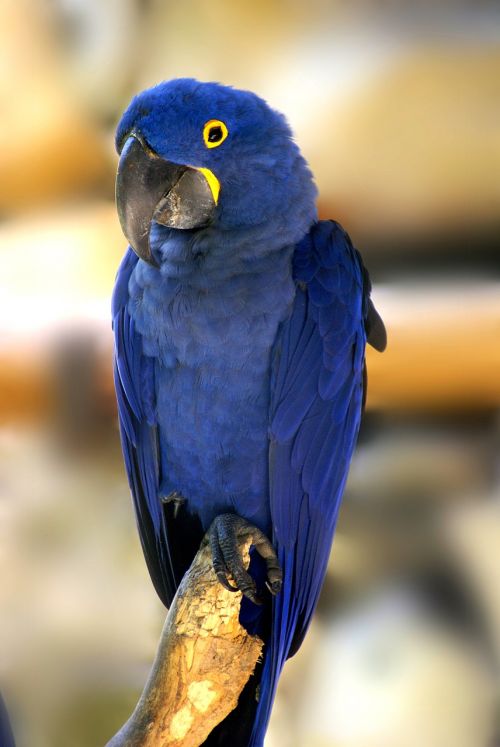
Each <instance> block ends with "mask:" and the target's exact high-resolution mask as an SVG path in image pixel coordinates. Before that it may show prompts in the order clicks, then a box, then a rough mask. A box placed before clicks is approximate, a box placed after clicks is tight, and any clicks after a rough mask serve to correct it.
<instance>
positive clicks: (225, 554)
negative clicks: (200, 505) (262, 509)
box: [209, 514, 283, 605]
mask: <svg viewBox="0 0 500 747" xmlns="http://www.w3.org/2000/svg"><path fill="white" fill-rule="evenodd" d="M209 538H210V548H211V550H212V562H213V566H214V571H215V573H216V575H217V578H218V579H219V581H220V583H221V584H222V585H223V586H224V588H225V589H228V591H241V593H242V594H243V595H244V596H245V597H247V598H248V599H250V600H251V601H252V602H253V603H254V604H258V605H261V604H263V603H264V600H263V599H262V598H261V597H260V596H259V594H258V593H257V587H256V585H255V581H254V580H253V578H252V577H251V575H250V574H249V573H248V571H247V570H246V569H245V567H244V565H243V560H242V557H241V550H240V545H241V542H242V541H244V540H248V539H250V541H251V543H252V545H253V547H255V549H256V551H257V552H258V553H259V555H260V556H261V557H262V558H263V559H264V560H265V563H266V567H267V581H266V586H267V588H268V590H269V592H270V594H272V595H273V596H275V595H276V594H278V593H279V592H280V590H281V585H282V581H283V572H282V570H281V566H280V564H279V561H278V558H277V556H276V552H275V550H274V547H273V546H272V544H271V542H270V541H269V539H268V538H267V537H266V535H265V534H264V533H263V532H262V531H261V530H260V529H258V528H257V527H255V526H253V525H252V524H250V523H249V522H248V521H246V520H245V519H242V518H241V517H240V516H237V515H236V514H222V515H221V516H218V517H217V518H216V519H214V521H213V523H212V526H211V527H210V529H209ZM228 575H229V576H231V577H232V579H233V581H234V583H235V586H233V585H232V584H231V583H230V582H229V580H228V578H227V577H228Z"/></svg>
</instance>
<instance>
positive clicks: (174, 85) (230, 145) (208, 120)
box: [116, 78, 316, 264]
mask: <svg viewBox="0 0 500 747" xmlns="http://www.w3.org/2000/svg"><path fill="white" fill-rule="evenodd" d="M116 147H117V150H118V153H119V154H120V162H119V165H118V174H117V180H116V199H117V205H118V214H119V217H120V222H121V225H122V228H123V231H124V233H125V235H126V237H127V239H128V241H129V242H130V244H131V246H132V248H133V249H134V251H135V252H136V253H137V254H138V255H139V257H141V258H142V259H144V260H145V261H147V262H150V263H151V264H156V261H155V258H154V256H153V253H152V251H151V246H150V232H151V227H152V225H153V223H157V224H160V225H162V226H166V227H168V228H169V229H178V230H180V231H200V230H204V229H206V228H207V227H210V228H212V229H213V228H215V229H217V228H220V229H221V230H223V231H231V230H238V229H248V228H253V227H257V226H262V225H265V224H268V225H270V226H273V228H274V230H275V231H280V230H281V231H282V232H283V244H285V243H292V242H295V241H298V240H299V239H300V238H302V236H303V235H304V233H305V232H306V231H307V230H308V228H309V226H310V224H311V223H312V222H313V220H314V218H315V216H316V210H315V197H316V188H315V186H314V183H313V179H312V175H311V172H310V171H309V168H308V166H307V163H306V161H305V160H304V158H303V157H302V156H301V154H300V151H299V149H298V147H297V145H296V144H295V142H294V141H293V139H292V133H291V131H290V128H289V126H288V124H287V122H286V120H285V118H284V117H283V116H282V115H281V114H279V113H278V112H276V111H273V110H272V109H271V108H270V107H269V106H268V105H267V104H266V102H265V101H263V99H261V98H259V97H258V96H256V95H255V94H253V93H250V92H248V91H240V90H236V89H233V88H229V87H226V86H222V85H220V84H218V83H200V82H198V81H196V80H193V79H190V78H179V79H174V80H171V81H167V82H164V83H160V84H159V85H157V86H155V87H154V88H150V89H148V90H146V91H143V92H142V93H140V94H139V95H138V96H136V97H135V98H134V99H133V100H132V102H131V103H130V105H129V107H128V109H127V110H126V111H125V113H124V115H123V117H122V119H121V121H120V124H119V126H118V130H117V133H116Z"/></svg>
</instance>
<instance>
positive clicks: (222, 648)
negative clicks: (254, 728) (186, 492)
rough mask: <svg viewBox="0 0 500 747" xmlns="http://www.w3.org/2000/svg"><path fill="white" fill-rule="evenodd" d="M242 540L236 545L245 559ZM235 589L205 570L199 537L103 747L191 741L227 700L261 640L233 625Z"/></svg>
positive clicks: (231, 704)
mask: <svg viewBox="0 0 500 747" xmlns="http://www.w3.org/2000/svg"><path fill="white" fill-rule="evenodd" d="M249 546H250V541H247V543H246V545H245V546H244V547H243V548H242V551H243V558H244V561H245V564H246V565H247V566H248V562H249V556H248V551H249ZM240 602H241V593H240V592H234V593H232V592H230V591H227V590H226V589H224V587H223V586H222V585H221V584H220V583H219V581H218V580H217V577H216V575H215V573H214V571H213V567H212V558H211V553H210V548H209V543H208V540H207V537H206V536H205V538H204V539H203V542H202V544H201V547H200V549H199V551H198V553H197V555H196V557H195V559H194V561H193V563H192V565H191V567H190V569H189V570H188V572H187V573H186V575H185V576H184V578H183V580H182V582H181V585H180V586H179V589H178V591H177V594H176V595H175V598H174V601H173V603H172V606H171V608H170V610H169V612H168V615H167V619H166V621H165V625H164V627H163V631H162V634H161V639H160V644H159V647H158V651H157V654H156V659H155V662H154V664H153V667H152V670H151V673H150V675H149V679H148V681H147V683H146V686H145V688H144V690H143V693H142V695H141V698H140V700H139V702H138V704H137V706H136V708H135V710H134V712H133V714H132V716H131V717H130V719H129V720H128V721H127V723H126V724H125V725H124V726H123V727H122V728H121V729H120V731H119V732H118V734H116V735H115V736H114V737H113V738H112V739H111V741H110V742H108V744H107V747H153V746H154V747H170V745H174V746H176V747H179V745H182V747H198V746H199V745H201V744H202V743H203V742H204V740H205V739H206V737H207V736H208V735H209V734H210V732H211V731H212V729H214V727H215V726H217V724H219V723H220V722H221V721H222V720H223V719H224V718H225V717H226V716H227V715H228V714H229V713H230V712H231V711H232V710H233V709H234V708H235V707H236V704H237V702H238V697H239V695H240V693H241V691H242V690H243V687H244V686H245V684H246V682H247V680H248V678H249V677H250V675H251V674H252V672H253V671H254V669H255V665H256V664H257V661H258V658H259V656H260V654H261V651H262V646H263V643H262V641H261V640H260V638H258V637H257V636H250V635H249V634H248V633H247V632H246V630H245V629H244V628H243V627H242V626H241V625H240V623H239V620H238V615H239V611H240Z"/></svg>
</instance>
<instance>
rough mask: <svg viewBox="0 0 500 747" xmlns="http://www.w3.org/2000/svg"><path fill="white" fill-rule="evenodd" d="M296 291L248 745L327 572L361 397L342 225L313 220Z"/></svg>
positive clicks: (281, 343)
mask: <svg viewBox="0 0 500 747" xmlns="http://www.w3.org/2000/svg"><path fill="white" fill-rule="evenodd" d="M294 276H295V280H296V283H297V294H296V299H295V303H294V307H293V310H292V313H291V315H290V317H289V319H288V320H287V321H286V322H285V324H284V325H283V327H282V329H281V331H280V334H279V336H278V339H277V342H276V346H275V353H274V356H273V361H274V364H273V365H274V370H273V375H272V379H271V381H272V392H271V408H270V449H269V464H270V473H269V474H270V503H271V515H272V519H273V531H274V542H275V546H276V548H277V552H278V557H279V559H280V562H281V564H282V566H283V569H284V586H283V590H282V592H281V593H280V594H279V595H278V596H277V597H276V598H275V600H274V606H273V624H272V632H271V640H270V643H269V647H268V652H267V654H266V659H265V662H264V671H263V677H262V682H261V695H260V701H259V707H258V708H259V710H258V715H257V719H256V722H255V724H256V725H255V728H254V733H253V737H252V740H253V741H252V745H260V744H261V743H262V739H263V735H264V733H265V728H266V725H267V720H268V718H269V715H270V710H271V706H272V701H273V698H274V692H275V688H276V684H277V680H278V677H279V673H280V671H281V668H282V666H283V664H284V662H285V660H286V658H287V657H289V656H291V655H293V653H295V651H296V650H297V648H298V647H299V646H300V643H301V642H302V640H303V637H304V634H305V632H306V630H307V627H308V625H309V623H310V620H311V616H312V614H313V612H314V608H315V606H316V603H317V600H318V596H319V593H320V590H321V586H322V583H323V578H324V575H325V572H326V568H327V564H328V558H329V554H330V548H331V543H332V538H333V533H334V529H335V524H336V521H337V516H338V511H339V507H340V500H341V497H342V493H343V490H344V486H345V482H346V478H347V472H348V468H349V463H350V460H351V456H352V452H353V449H354V445H355V442H356V439H357V435H358V430H359V425H360V420H361V412H362V403H363V387H364V383H363V382H364V380H363V366H364V351H365V343H366V332H365V321H366V320H365V311H366V309H367V308H368V301H367V298H366V296H367V295H368V294H369V290H370V289H369V281H367V277H368V276H367V274H366V272H365V271H364V268H363V265H362V263H361V259H360V256H359V254H358V252H356V250H355V249H354V248H353V246H352V244H351V242H350V239H349V237H348V236H347V234H346V233H345V231H344V230H343V229H342V228H341V227H340V226H339V225H338V224H337V223H334V222H332V221H321V222H319V223H317V224H315V225H314V226H313V228H312V229H311V231H310V232H309V234H308V235H307V236H306V237H305V238H304V239H303V240H302V241H301V242H300V244H299V245H298V246H297V247H296V250H295V255H294Z"/></svg>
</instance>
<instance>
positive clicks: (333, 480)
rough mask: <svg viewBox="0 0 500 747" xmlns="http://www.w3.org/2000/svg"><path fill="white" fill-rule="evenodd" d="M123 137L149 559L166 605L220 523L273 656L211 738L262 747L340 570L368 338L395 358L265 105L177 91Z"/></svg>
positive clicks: (123, 348)
mask: <svg viewBox="0 0 500 747" xmlns="http://www.w3.org/2000/svg"><path fill="white" fill-rule="evenodd" d="M116 145H117V150H118V153H119V154H120V161H119V166H118V174H117V207H118V213H119V217H120V221H121V224H122V227H123V230H124V233H125V235H126V237H127V239H128V241H129V242H130V247H129V248H128V250H127V252H126V254H125V257H124V259H123V261H122V264H121V266H120V268H119V271H118V276H117V280H116V286H115V290H114V297H113V312H112V313H113V328H114V334H115V348H116V351H115V385H116V394H117V400H118V409H119V420H120V427H121V438H122V447H123V454H124V459H125V464H126V469H127V472H128V477H129V481H130V486H131V491H132V495H133V501H134V506H135V511H136V517H137V523H138V527H139V533H140V538H141V542H142V547H143V550H144V554H145V557H146V561H147V564H148V567H149V571H150V573H151V577H152V580H153V583H154V585H155V588H156V590H157V592H158V594H159V596H160V598H161V599H162V600H163V602H164V603H165V605H166V606H167V607H168V606H169V605H170V603H171V601H172V598H173V595H174V594H175V591H176V589H177V587H178V585H179V583H180V580H181V578H182V576H183V574H184V572H185V571H186V569H187V568H188V567H189V565H190V563H191V561H192V560H193V558H194V555H195V554H196V552H197V550H198V548H199V545H200V541H201V539H202V537H203V535H204V533H205V532H206V531H207V530H209V529H210V543H211V548H212V554H213V562H214V569H215V571H216V572H217V575H218V577H219V579H220V581H221V583H223V584H224V585H225V586H227V587H228V588H235V587H234V586H233V584H232V583H230V581H229V578H228V577H230V578H232V580H233V582H234V583H235V585H236V587H237V588H239V589H240V590H241V591H242V592H243V598H242V604H241V613H240V619H241V621H242V623H243V624H244V625H245V626H246V627H247V629H248V630H249V631H251V632H258V633H259V634H260V635H261V636H262V637H263V638H264V640H265V644H266V645H265V654H264V657H263V662H262V663H261V664H260V665H259V667H258V670H257V671H256V673H255V675H254V676H253V677H252V678H251V680H250V681H249V684H248V685H247V687H246V688H245V690H244V692H243V694H242V696H241V697H240V700H239V704H238V707H237V708H236V709H235V711H233V713H232V714H231V715H230V716H229V717H228V718H227V719H226V720H225V721H224V722H223V723H222V724H220V725H219V726H218V727H217V728H216V729H215V730H214V731H213V732H212V734H211V735H210V736H209V737H208V740H207V741H206V744H207V745H223V744H226V745H232V746H233V747H234V746H235V745H251V746H252V747H257V746H259V745H262V744H263V740H264V735H265V732H266V727H267V724H268V720H269V716H270V712H271V707H272V703H273V699H274V695H275V692H276V687H277V682H278V678H279V675H280V672H281V670H282V667H283V665H284V663H285V660H286V659H287V658H288V657H290V656H291V655H292V654H293V653H294V652H295V651H297V649H298V648H299V646H300V644H301V642H302V640H303V638H304V634H305V632H306V630H307V627H308V625H309V623H310V620H311V616H312V614H313V611H314V608H315V606H316V602H317V600H318V596H319V593H320V590H321V585H322V582H323V578H324V575H325V572H326V568H327V563H328V557H329V554H330V547H331V543H332V538H333V533H334V528H335V523H336V520H337V515H338V511H339V505H340V499H341V496H342V492H343V489H344V485H345V481H346V477H347V472H348V467H349V462H350V459H351V456H352V452H353V449H354V445H355V442H356V437H357V434H358V429H359V424H360V419H361V413H362V408H363V397H364V389H365V363H364V361H365V342H366V340H367V339H368V341H369V342H371V343H372V344H373V345H374V346H375V347H377V348H378V349H383V348H384V347H385V329H384V326H383V323H382V321H381V319H380V317H379V316H378V314H377V312H376V311H375V309H374V307H373V304H372V302H371V300H370V282H369V278H368V274H367V272H366V270H365V269H364V267H363V264H362V261H361V258H360V255H359V253H358V252H357V251H356V250H355V249H354V248H353V246H352V244H351V241H350V240H349V237H348V236H347V234H346V233H345V231H344V230H343V229H342V228H341V226H340V225H339V224H338V223H335V222H333V221H318V219H317V212H316V207H315V198H316V188H315V185H314V182H313V177H312V174H311V172H310V170H309V168H308V165H307V163H306V161H305V160H304V158H303V157H302V155H301V153H300V151H299V148H298V147H297V145H296V143H295V142H294V141H293V139H292V134H291V131H290V128H289V126H288V124H287V122H286V121H285V119H284V117H283V116H282V115H281V114H279V113H277V112H276V111H273V110H272V109H271V108H270V107H269V106H268V105H267V104H266V102H265V101H263V100H262V99H261V98H259V97H258V96H256V95H254V94H253V93H250V92H248V91H241V90H236V89H233V88H230V87H226V86H222V85H220V84H217V83H200V82H198V81H196V80H193V79H186V78H183V79H176V80H171V81H168V82H164V83H161V84H160V85H158V86H155V87H154V88H151V89H149V90H146V91H144V92H142V93H141V94H139V95H138V96H136V97H135V98H134V99H133V100H132V102H131V104H130V106H129V107H128V109H127V110H126V111H125V113H124V115H123V117H122V119H121V121H120V123H119V126H118V130H117V135H116ZM245 534H246V536H251V537H252V541H253V545H254V550H253V551H252V560H251V564H250V568H249V573H247V572H246V571H245V569H244V568H243V565H242V561H241V557H240V555H239V552H238V542H237V538H238V537H241V536H244V535H245Z"/></svg>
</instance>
